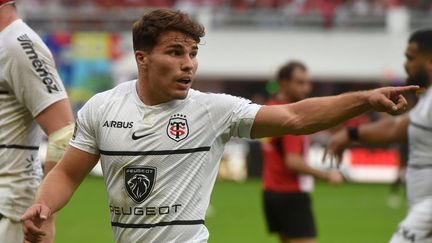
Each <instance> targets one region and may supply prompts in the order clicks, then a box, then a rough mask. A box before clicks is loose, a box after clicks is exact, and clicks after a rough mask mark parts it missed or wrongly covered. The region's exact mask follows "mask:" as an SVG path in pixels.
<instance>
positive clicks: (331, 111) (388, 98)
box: [251, 86, 418, 138]
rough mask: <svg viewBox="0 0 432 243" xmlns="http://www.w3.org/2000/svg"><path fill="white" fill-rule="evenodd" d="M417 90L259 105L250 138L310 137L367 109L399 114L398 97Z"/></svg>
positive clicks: (402, 101)
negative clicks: (309, 135) (290, 135)
mask: <svg viewBox="0 0 432 243" xmlns="http://www.w3.org/2000/svg"><path fill="white" fill-rule="evenodd" d="M417 89H418V86H405V87H386V88H380V89H374V90H369V91H360V92H351V93H346V94H342V95H337V96H328V97H319V98H310V99H305V100H303V101H300V102H297V103H292V104H287V105H274V106H263V107H262V108H261V109H260V110H259V111H258V113H257V115H256V117H255V120H254V124H253V126H252V131H251V137H253V138H260V137H270V136H280V135H284V134H293V135H299V134H310V133H314V132H317V131H320V130H323V129H327V128H330V127H332V126H334V125H336V124H339V123H341V122H343V121H345V120H348V119H350V118H352V117H355V116H358V115H360V114H362V113H364V112H366V111H370V110H375V111H385V112H388V113H390V114H393V115H396V114H400V113H402V112H403V111H404V110H405V109H406V106H407V101H406V100H405V98H404V97H403V96H402V94H403V93H404V92H409V91H414V90H417Z"/></svg>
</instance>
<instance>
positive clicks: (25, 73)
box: [0, 19, 67, 220]
mask: <svg viewBox="0 0 432 243" xmlns="http://www.w3.org/2000/svg"><path fill="white" fill-rule="evenodd" d="M65 98H67V95H66V92H65V90H64V88H63V84H62V82H61V80H60V78H59V75H58V73H57V71H56V69H55V64H54V60H53V57H52V55H51V53H50V51H49V50H48V48H47V47H46V45H45V44H44V43H43V41H42V40H41V39H40V38H39V36H38V35H37V34H36V33H35V32H34V31H33V30H32V29H30V27H28V26H27V25H26V24H25V23H24V22H23V21H22V20H21V19H18V20H16V21H14V22H13V23H12V24H10V25H9V26H7V27H6V28H5V29H4V30H3V31H1V32H0V214H3V215H5V216H7V217H9V218H11V219H13V220H19V219H20V217H21V215H22V214H23V213H24V212H25V210H26V209H27V208H28V207H29V206H30V205H31V204H32V202H33V199H34V194H35V192H36V189H37V187H38V185H39V182H40V179H41V176H42V170H41V165H40V162H39V161H40V160H39V158H38V146H39V144H40V142H41V139H42V134H43V133H42V130H41V129H40V128H39V126H38V125H37V124H36V123H35V122H34V117H35V116H37V115H38V114H39V113H40V112H41V111H43V110H44V109H45V108H47V107H48V106H49V105H51V104H53V103H54V102H56V101H59V100H61V99H65Z"/></svg>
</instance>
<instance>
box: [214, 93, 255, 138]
mask: <svg viewBox="0 0 432 243" xmlns="http://www.w3.org/2000/svg"><path fill="white" fill-rule="evenodd" d="M214 95H215V96H217V97H213V103H214V104H215V106H214V112H213V114H212V116H213V119H214V123H215V126H216V128H215V129H216V130H219V129H221V130H222V131H224V133H225V134H226V135H227V136H228V138H229V137H240V138H250V133H251V129H252V125H253V122H254V120H255V116H256V114H257V112H258V110H259V109H260V108H261V106H260V105H258V104H254V103H252V102H251V101H250V100H248V99H244V98H240V97H235V96H231V95H226V94H214Z"/></svg>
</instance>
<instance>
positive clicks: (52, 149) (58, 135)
mask: <svg viewBox="0 0 432 243" xmlns="http://www.w3.org/2000/svg"><path fill="white" fill-rule="evenodd" d="M74 128H75V124H74V123H72V124H69V125H67V126H65V127H63V128H61V129H59V130H57V131H55V132H53V133H52V134H51V135H49V137H48V151H47V157H46V161H50V162H56V163H57V162H59V161H60V159H61V158H62V157H63V154H64V151H65V149H66V147H67V145H68V144H69V140H70V138H71V137H72V134H73V132H74Z"/></svg>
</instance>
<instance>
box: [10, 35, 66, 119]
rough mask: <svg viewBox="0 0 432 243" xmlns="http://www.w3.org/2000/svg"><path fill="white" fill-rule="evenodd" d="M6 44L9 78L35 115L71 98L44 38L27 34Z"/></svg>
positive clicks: (22, 100) (18, 97)
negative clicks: (43, 40)
mask: <svg viewBox="0 0 432 243" xmlns="http://www.w3.org/2000/svg"><path fill="white" fill-rule="evenodd" d="M29 36H30V37H29ZM6 45H7V47H6V48H5V49H7V53H6V60H7V61H6V63H5V64H6V67H5V69H4V70H5V73H4V75H5V79H6V81H7V82H8V85H9V87H10V89H11V91H12V92H13V93H14V95H15V97H16V98H17V99H18V101H19V102H20V103H22V104H23V105H24V106H25V107H26V108H27V109H28V110H29V111H30V113H31V114H32V116H33V117H36V116H37V115H38V114H39V113H40V112H41V111H43V110H44V109H45V108H47V107H48V106H50V105H51V104H53V103H55V102H57V101H59V100H62V99H65V98H67V94H66V91H65V89H64V87H63V84H62V82H61V79H60V77H59V75H58V73H57V70H56V68H55V63H54V60H53V57H52V55H51V53H50V51H49V49H48V47H46V45H45V44H44V43H43V42H42V40H41V39H40V38H37V37H34V36H32V35H27V34H23V35H21V36H19V37H17V38H14V39H12V40H11V41H9V42H8V43H6Z"/></svg>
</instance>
